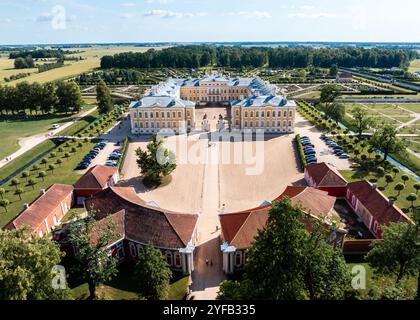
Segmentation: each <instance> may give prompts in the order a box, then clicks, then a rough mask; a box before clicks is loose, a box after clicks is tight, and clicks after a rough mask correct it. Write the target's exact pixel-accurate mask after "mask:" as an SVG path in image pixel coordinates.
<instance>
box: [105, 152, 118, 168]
mask: <svg viewBox="0 0 420 320" xmlns="http://www.w3.org/2000/svg"><path fill="white" fill-rule="evenodd" d="M120 158H121V151H120V150H119V149H116V150H114V151H113V152H112V153H111V154H110V155H109V157H108V161H107V162H105V165H106V166H107V167H116V166H117V165H118V160H120Z"/></svg>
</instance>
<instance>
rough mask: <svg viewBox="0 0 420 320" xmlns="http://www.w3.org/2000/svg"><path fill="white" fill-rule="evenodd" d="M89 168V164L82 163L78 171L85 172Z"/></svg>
mask: <svg viewBox="0 0 420 320" xmlns="http://www.w3.org/2000/svg"><path fill="white" fill-rule="evenodd" d="M88 167H89V164H88V163H86V162H81V163H79V164H78V165H77V167H76V170H85V169H87V168H88Z"/></svg>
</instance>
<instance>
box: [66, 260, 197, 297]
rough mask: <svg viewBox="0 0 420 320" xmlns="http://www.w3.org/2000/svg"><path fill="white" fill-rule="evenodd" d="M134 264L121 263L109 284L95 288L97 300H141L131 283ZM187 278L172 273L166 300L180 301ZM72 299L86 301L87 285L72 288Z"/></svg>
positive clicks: (185, 288) (133, 283)
mask: <svg viewBox="0 0 420 320" xmlns="http://www.w3.org/2000/svg"><path fill="white" fill-rule="evenodd" d="M133 273H134V264H133V263H131V262H126V263H123V264H122V265H121V266H120V267H119V272H118V275H117V276H116V277H115V278H114V279H113V280H112V281H110V282H109V283H106V284H100V285H99V286H98V288H97V296H98V299H104V300H139V299H143V298H142V296H141V294H139V293H138V288H137V286H136V282H135V281H133V278H134V277H133ZM188 282H189V277H188V276H183V275H180V274H176V273H174V275H173V278H172V280H171V284H170V288H169V296H168V300H182V299H183V298H184V296H185V293H186V290H187V287H188ZM69 285H70V288H72V289H71V291H72V295H73V298H74V299H76V300H86V299H87V298H88V297H89V288H88V285H87V283H83V284H78V285H77V286H74V287H72V284H71V283H70V284H69Z"/></svg>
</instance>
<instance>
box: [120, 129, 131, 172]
mask: <svg viewBox="0 0 420 320" xmlns="http://www.w3.org/2000/svg"><path fill="white" fill-rule="evenodd" d="M129 142H130V141H129V139H128V137H126V138H125V139H124V143H123V146H122V149H121V158H120V159H119V160H118V171H119V173H121V170H122V165H123V163H124V160H125V157H126V155H127V149H128V143H129Z"/></svg>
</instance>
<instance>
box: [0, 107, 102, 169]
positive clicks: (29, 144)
mask: <svg viewBox="0 0 420 320" xmlns="http://www.w3.org/2000/svg"><path fill="white" fill-rule="evenodd" d="M96 109H97V107H94V108H92V109H90V110H89V111H86V112H84V113H82V114H81V115H80V116H79V117H77V118H75V119H73V120H72V121H70V122H67V123H65V124H63V125H62V126H61V127H60V128H58V129H57V130H52V131H49V132H43V133H40V134H36V135H33V136H30V137H27V138H22V139H20V140H19V145H20V149H19V150H18V151H16V152H14V153H12V154H11V155H8V156H7V157H6V158H11V159H12V160H14V159H16V158H17V157H19V156H21V155H22V154H24V153H25V152H27V151H29V150H31V149H32V148H34V147H36V146H37V145H39V144H40V143H42V142H44V141H46V140H48V139H50V138H51V137H52V136H55V135H57V134H59V133H60V132H62V131H63V130H64V129H66V128H68V127H70V126H71V125H72V124H74V123H75V122H77V121H80V120H81V119H82V118H84V117H86V116H87V115H89V114H91V113H92V112H94V111H95V110H96ZM6 158H4V159H2V160H0V168H2V167H4V166H5V165H6V164H8V163H9V162H10V161H7V160H6Z"/></svg>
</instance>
